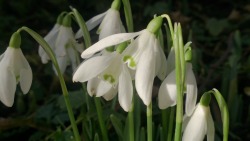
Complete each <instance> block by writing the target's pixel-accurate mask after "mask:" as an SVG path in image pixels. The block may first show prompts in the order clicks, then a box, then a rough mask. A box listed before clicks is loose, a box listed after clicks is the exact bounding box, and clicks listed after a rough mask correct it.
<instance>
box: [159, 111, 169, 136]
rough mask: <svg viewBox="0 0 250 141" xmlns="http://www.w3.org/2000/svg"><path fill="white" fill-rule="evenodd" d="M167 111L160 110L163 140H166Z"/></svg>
mask: <svg viewBox="0 0 250 141" xmlns="http://www.w3.org/2000/svg"><path fill="white" fill-rule="evenodd" d="M168 115H169V113H168V109H164V110H161V117H162V132H163V140H166V137H167V134H166V133H167V125H168V118H169V116H168Z"/></svg>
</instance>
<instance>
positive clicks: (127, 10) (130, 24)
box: [122, 0, 134, 32]
mask: <svg viewBox="0 0 250 141" xmlns="http://www.w3.org/2000/svg"><path fill="white" fill-rule="evenodd" d="M122 3H123V5H124V13H125V17H126V23H127V28H128V32H133V31H134V25H133V16H132V10H131V6H130V2H129V0H122Z"/></svg>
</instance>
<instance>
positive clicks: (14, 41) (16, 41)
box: [9, 32, 21, 48]
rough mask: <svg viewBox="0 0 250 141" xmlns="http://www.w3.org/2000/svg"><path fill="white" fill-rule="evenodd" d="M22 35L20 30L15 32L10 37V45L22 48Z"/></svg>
mask: <svg viewBox="0 0 250 141" xmlns="http://www.w3.org/2000/svg"><path fill="white" fill-rule="evenodd" d="M20 45H21V36H20V33H19V32H14V33H13V34H12V36H11V38H10V42H9V47H13V48H20Z"/></svg>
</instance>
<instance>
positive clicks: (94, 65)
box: [73, 56, 113, 82]
mask: <svg viewBox="0 0 250 141" xmlns="http://www.w3.org/2000/svg"><path fill="white" fill-rule="evenodd" d="M112 58H113V57H112V56H96V57H93V58H90V59H88V60H87V61H85V62H83V63H82V64H81V65H80V66H79V67H78V68H77V70H76V71H75V73H74V75H73V81H74V82H76V81H80V82H85V81H88V80H90V79H91V78H93V77H96V76H97V75H98V74H100V73H101V72H102V71H103V70H105V69H106V68H107V67H108V66H109V65H110V63H111V60H112Z"/></svg>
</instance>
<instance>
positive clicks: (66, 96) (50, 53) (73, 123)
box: [18, 27, 81, 141]
mask: <svg viewBox="0 0 250 141" xmlns="http://www.w3.org/2000/svg"><path fill="white" fill-rule="evenodd" d="M21 30H24V31H26V32H27V33H29V34H30V35H31V36H32V37H33V38H34V39H35V40H36V41H37V42H38V43H39V44H40V45H41V46H42V47H43V49H44V50H45V51H46V53H47V54H48V56H49V57H50V59H51V61H52V63H53V65H54V66H55V68H56V71H57V74H58V77H59V81H60V84H61V88H62V92H63V97H64V100H65V103H66V107H67V111H68V115H69V119H70V122H71V126H72V128H73V132H74V136H75V140H76V141H81V138H80V135H79V131H78V128H77V125H76V121H75V117H74V113H73V110H72V106H71V104H70V100H69V93H68V90H67V87H66V84H65V81H64V78H63V75H62V73H61V71H60V68H59V65H58V62H57V60H56V58H55V54H54V52H53V51H52V49H51V48H50V46H49V45H48V43H47V42H46V41H45V40H44V39H43V38H42V37H41V36H40V35H39V34H37V33H36V32H35V31H33V30H31V29H30V28H28V27H22V28H20V29H19V30H18V31H19V32H20V31H21Z"/></svg>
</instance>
